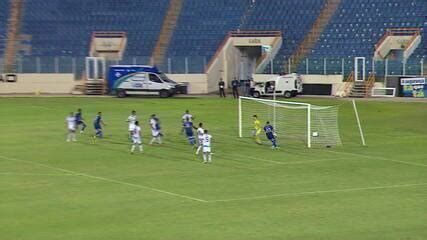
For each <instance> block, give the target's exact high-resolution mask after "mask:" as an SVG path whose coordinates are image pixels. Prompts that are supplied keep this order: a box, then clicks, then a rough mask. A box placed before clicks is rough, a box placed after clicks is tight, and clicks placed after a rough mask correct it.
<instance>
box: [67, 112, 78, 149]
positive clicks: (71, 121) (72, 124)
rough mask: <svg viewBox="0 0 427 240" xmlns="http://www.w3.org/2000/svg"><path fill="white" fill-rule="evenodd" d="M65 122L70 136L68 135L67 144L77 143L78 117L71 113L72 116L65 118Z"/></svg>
mask: <svg viewBox="0 0 427 240" xmlns="http://www.w3.org/2000/svg"><path fill="white" fill-rule="evenodd" d="M65 122H66V124H67V129H68V134H67V142H70V141H73V142H75V141H77V140H76V117H75V116H74V113H72V112H70V115H69V116H68V117H66V118H65Z"/></svg>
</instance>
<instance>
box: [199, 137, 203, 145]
mask: <svg viewBox="0 0 427 240" xmlns="http://www.w3.org/2000/svg"><path fill="white" fill-rule="evenodd" d="M199 146H203V138H199Z"/></svg>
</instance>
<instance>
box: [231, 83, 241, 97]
mask: <svg viewBox="0 0 427 240" xmlns="http://www.w3.org/2000/svg"><path fill="white" fill-rule="evenodd" d="M231 87H232V88H233V97H234V98H239V81H237V79H236V78H234V80H233V81H232V82H231Z"/></svg>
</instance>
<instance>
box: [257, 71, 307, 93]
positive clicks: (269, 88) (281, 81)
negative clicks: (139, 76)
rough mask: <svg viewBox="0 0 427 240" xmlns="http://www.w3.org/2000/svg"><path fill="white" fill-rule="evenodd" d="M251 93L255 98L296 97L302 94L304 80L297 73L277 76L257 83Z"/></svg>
mask: <svg viewBox="0 0 427 240" xmlns="http://www.w3.org/2000/svg"><path fill="white" fill-rule="evenodd" d="M251 93H252V96H253V97H254V98H259V97H262V96H274V95H276V96H284V97H285V98H291V97H295V96H297V95H298V94H301V93H302V79H301V76H300V75H299V74H296V73H292V74H287V75H283V76H275V77H273V78H270V79H268V80H266V81H262V82H255V83H254V87H253V88H252V89H251Z"/></svg>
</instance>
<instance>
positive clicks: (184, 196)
mask: <svg viewBox="0 0 427 240" xmlns="http://www.w3.org/2000/svg"><path fill="white" fill-rule="evenodd" d="M0 158H1V159H4V160H9V161H15V162H24V163H28V164H34V165H39V166H43V167H46V168H50V169H55V170H58V171H61V172H65V173H68V174H72V175H75V176H83V177H87V178H92V179H97V180H102V181H105V182H110V183H116V184H121V185H126V186H131V187H135V188H139V189H145V190H151V191H154V192H159V193H163V194H166V195H170V196H175V197H180V198H185V199H189V200H193V201H197V202H204V203H207V202H208V201H206V200H203V199H199V198H194V197H190V196H186V195H182V194H178V193H173V192H168V191H165V190H161V189H157V188H152V187H147V186H144V185H139V184H134V183H128V182H123V181H119V180H115V179H110V178H105V177H98V176H94V175H90V174H86V173H80V172H75V171H71V170H67V169H64V168H59V167H53V166H50V165H47V164H43V163H38V162H33V161H26V160H22V159H17V158H10V157H5V156H0Z"/></svg>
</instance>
